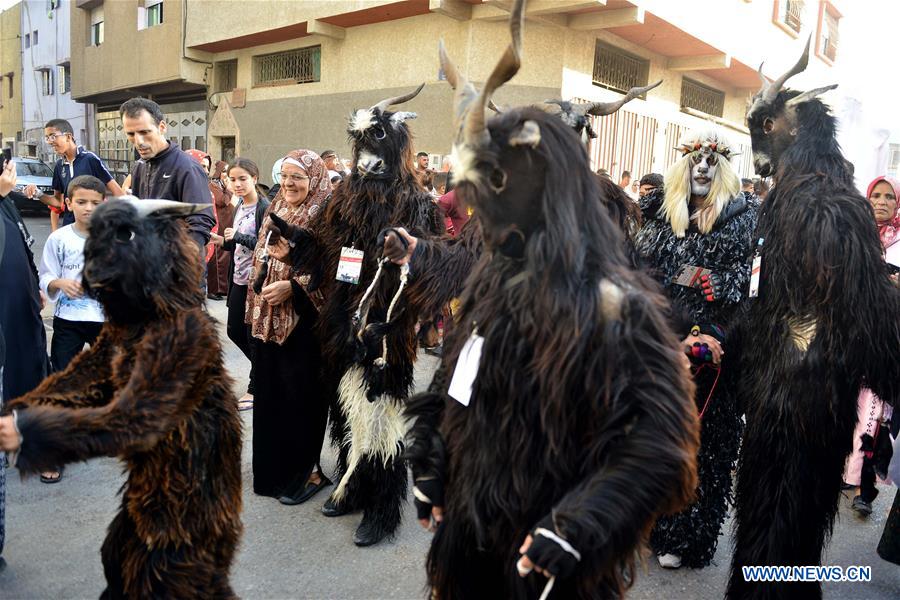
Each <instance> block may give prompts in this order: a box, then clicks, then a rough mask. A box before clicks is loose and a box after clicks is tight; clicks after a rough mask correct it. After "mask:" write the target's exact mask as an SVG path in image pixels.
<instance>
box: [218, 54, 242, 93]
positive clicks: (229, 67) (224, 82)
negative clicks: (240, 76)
mask: <svg viewBox="0 0 900 600" xmlns="http://www.w3.org/2000/svg"><path fill="white" fill-rule="evenodd" d="M237 67H238V64H237V60H225V61H222V62H217V63H216V64H215V71H216V86H215V88H214V90H215V91H216V92H230V91H231V90H233V89H234V88H236V87H237Z"/></svg>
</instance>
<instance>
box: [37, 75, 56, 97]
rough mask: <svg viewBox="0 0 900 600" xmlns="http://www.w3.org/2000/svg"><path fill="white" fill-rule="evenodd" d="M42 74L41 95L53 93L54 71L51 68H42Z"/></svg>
mask: <svg viewBox="0 0 900 600" xmlns="http://www.w3.org/2000/svg"><path fill="white" fill-rule="evenodd" d="M40 74H41V95H42V96H52V95H53V71H51V70H49V69H40Z"/></svg>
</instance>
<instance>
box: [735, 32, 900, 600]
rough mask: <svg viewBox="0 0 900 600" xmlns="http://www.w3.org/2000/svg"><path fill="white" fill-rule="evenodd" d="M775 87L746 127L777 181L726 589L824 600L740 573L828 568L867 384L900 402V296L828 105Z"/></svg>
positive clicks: (769, 202)
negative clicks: (827, 550) (826, 548)
mask: <svg viewBox="0 0 900 600" xmlns="http://www.w3.org/2000/svg"><path fill="white" fill-rule="evenodd" d="M808 51H809V46H808V45H807V51H806V56H808ZM805 64H806V63H805V57H804V58H801V61H800V63H798V67H795V69H794V70H792V71H791V72H789V74H788V75H787V77H789V76H790V75H791V74H794V73H796V72H799V71H798V70H797V69H798V68H799V70H802V68H803V67H805ZM785 79H786V77H782V78H781V79H780V80H778V81H777V82H776V84H777V85H778V87H780V85H782V84H783V83H784V80H785ZM776 84H772V86H773V87H775V86H776ZM765 91H766V90H765V89H764V90H762V91H761V92H760V93H759V94H758V95H757V97H756V99H755V102H754V105H753V106H752V107H751V112H750V113H748V124H749V127H750V130H751V137H752V138H753V150H754V158H755V162H756V164H757V172H760V174H762V175H771V174H773V172H774V175H775V179H776V182H777V184H776V186H775V187H774V188H773V190H772V191H771V192H770V193H769V195H768V197H767V198H766V200H765V202H764V203H763V208H762V214H761V216H760V220H759V232H758V237H759V238H762V239H763V240H764V243H763V246H762V271H761V279H760V293H759V298H758V299H755V300H753V301H752V303H751V306H750V312H749V317H748V318H747V320H746V327H744V328H742V330H741V335H742V337H743V343H742V344H741V348H742V357H741V362H742V365H743V375H744V376H743V377H742V378H741V387H740V399H741V401H742V402H743V403H744V405H745V407H746V414H747V426H746V429H745V433H744V444H743V449H742V454H741V461H740V465H739V468H738V479H737V488H736V509H737V510H736V516H735V518H736V525H737V528H736V536H735V550H734V558H733V564H732V574H731V580H730V582H729V588H728V597H729V598H735V599H737V598H759V599H761V598H767V599H775V598H779V599H791V600H794V599H800V600H803V599H815V598H820V597H821V586H820V584H819V583H812V582H810V583H747V582H745V581H744V578H743V575H742V571H741V567H743V566H747V565H785V566H792V565H817V564H819V563H820V561H821V555H822V548H823V545H824V543H825V540H826V537H827V536H828V535H829V534H830V532H831V529H832V526H833V523H834V517H835V514H836V512H837V507H838V499H839V497H840V494H841V479H842V473H843V468H844V462H845V459H846V457H847V455H848V454H849V452H850V450H851V448H852V434H853V430H854V427H855V425H856V421H857V398H858V395H859V390H860V387H861V386H863V385H865V386H867V387H868V388H870V389H871V390H872V391H873V392H874V393H875V394H876V395H877V396H878V397H879V398H881V399H882V400H884V401H886V402H888V403H892V404H894V406H896V405H897V400H898V397H900V343H898V340H900V291H898V289H897V288H896V287H895V286H894V285H893V284H892V283H891V281H890V280H889V277H888V271H887V267H886V265H885V262H884V259H883V254H882V253H883V249H882V246H881V243H880V241H879V237H878V231H877V229H876V227H875V221H874V218H873V214H872V209H871V207H870V206H869V204H868V202H867V201H866V199H865V198H863V197H862V196H861V195H860V194H859V192H857V190H856V188H855V187H854V184H853V168H852V166H851V165H850V164H849V163H848V162H847V161H846V160H845V159H844V157H843V155H842V154H841V151H840V148H839V146H838V144H837V141H836V140H835V137H834V136H835V121H834V118H833V117H832V116H831V115H829V114H828V109H827V107H826V106H825V105H824V104H823V103H822V102H821V101H819V100H818V99H815V98H813V99H809V96H810V94H809V93H804V94H803V96H804V97H805V98H806V100H805V101H800V102H799V103H797V104H794V105H793V106H791V104H789V103H790V102H791V100H792V99H797V100H800V96H799V93H798V92H797V91H794V90H787V89H785V90H779V89H777V88H776V89H775V90H774V91H773V93H772V94H771V95H769V96H768V97H767V95H766V94H765ZM821 91H823V89H822V88H820V89H819V90H814V91H813V93H812V95H815V93H821ZM764 127H765V128H769V129H770V131H768V132H767V133H763V131H764ZM779 140H784V142H783V143H784V145H785V147H784V148H778V147H777V145H778V142H779Z"/></svg>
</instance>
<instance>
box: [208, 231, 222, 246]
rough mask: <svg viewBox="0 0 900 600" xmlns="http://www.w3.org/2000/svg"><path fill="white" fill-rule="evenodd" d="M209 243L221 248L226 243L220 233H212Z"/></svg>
mask: <svg viewBox="0 0 900 600" xmlns="http://www.w3.org/2000/svg"><path fill="white" fill-rule="evenodd" d="M209 243H210V244H212V245H214V246H221V245H222V244H224V243H225V238H223V237H222V236H221V235H219V234H218V233H210V234H209Z"/></svg>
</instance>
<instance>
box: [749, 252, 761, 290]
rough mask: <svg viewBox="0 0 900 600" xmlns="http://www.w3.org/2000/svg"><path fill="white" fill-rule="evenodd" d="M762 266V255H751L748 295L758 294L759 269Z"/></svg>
mask: <svg viewBox="0 0 900 600" xmlns="http://www.w3.org/2000/svg"><path fill="white" fill-rule="evenodd" d="M761 268H762V255H761V254H757V255H756V256H754V257H753V268H752V269H751V270H750V297H751V298H756V297H757V296H759V270H760V269H761Z"/></svg>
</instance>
